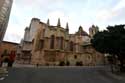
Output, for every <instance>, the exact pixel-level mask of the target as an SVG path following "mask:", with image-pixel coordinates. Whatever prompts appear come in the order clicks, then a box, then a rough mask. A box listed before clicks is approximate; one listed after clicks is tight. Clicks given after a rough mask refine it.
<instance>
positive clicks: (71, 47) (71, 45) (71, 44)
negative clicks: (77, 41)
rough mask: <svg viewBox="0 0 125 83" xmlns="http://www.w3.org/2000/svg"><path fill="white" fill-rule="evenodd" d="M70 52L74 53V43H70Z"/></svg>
mask: <svg viewBox="0 0 125 83" xmlns="http://www.w3.org/2000/svg"><path fill="white" fill-rule="evenodd" d="M70 51H73V42H72V41H71V42H70Z"/></svg>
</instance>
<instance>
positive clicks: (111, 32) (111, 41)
mask: <svg viewBox="0 0 125 83" xmlns="http://www.w3.org/2000/svg"><path fill="white" fill-rule="evenodd" d="M124 26H125V25H116V26H108V27H107V30H104V31H102V32H98V33H97V34H95V35H94V37H93V39H92V40H91V43H92V45H93V47H94V48H95V49H96V50H97V51H99V52H101V53H109V54H113V55H121V54H125V28H124Z"/></svg>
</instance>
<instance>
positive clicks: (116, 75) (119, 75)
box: [104, 66, 125, 81]
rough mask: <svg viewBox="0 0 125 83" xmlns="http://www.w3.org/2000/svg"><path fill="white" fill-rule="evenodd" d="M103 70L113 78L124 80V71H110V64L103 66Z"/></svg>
mask: <svg viewBox="0 0 125 83" xmlns="http://www.w3.org/2000/svg"><path fill="white" fill-rule="evenodd" d="M104 72H105V73H106V74H107V75H108V76H110V77H113V78H115V79H118V80H123V81H125V73H121V72H111V68H110V66H105V69H104Z"/></svg>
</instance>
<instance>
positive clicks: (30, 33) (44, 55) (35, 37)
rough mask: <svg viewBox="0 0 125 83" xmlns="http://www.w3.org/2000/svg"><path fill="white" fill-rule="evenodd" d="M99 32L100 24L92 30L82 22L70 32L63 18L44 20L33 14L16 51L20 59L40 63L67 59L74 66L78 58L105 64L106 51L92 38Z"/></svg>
mask: <svg viewBox="0 0 125 83" xmlns="http://www.w3.org/2000/svg"><path fill="white" fill-rule="evenodd" d="M96 32H98V27H97V26H94V25H92V27H90V28H89V34H88V33H87V32H85V31H84V30H83V28H82V26H79V28H78V31H77V32H76V33H74V34H70V33H69V25H68V23H67V24H66V27H65V28H63V27H61V22H60V19H58V22H57V25H56V26H53V25H50V23H49V19H48V20H47V23H44V22H41V21H40V19H38V18H32V20H31V23H30V25H29V27H26V28H25V34H24V38H23V39H22V41H21V43H20V46H19V47H18V51H17V54H18V56H17V62H19V63H27V64H39V65H43V66H46V65H59V64H60V62H64V63H66V62H68V64H69V65H71V66H75V65H76V64H77V63H78V62H80V63H81V64H82V65H85V66H94V65H101V64H104V56H103V54H101V53H99V52H97V51H96V50H95V49H94V48H93V47H92V45H91V43H90V40H91V38H92V37H93V35H94V34H95V33H96Z"/></svg>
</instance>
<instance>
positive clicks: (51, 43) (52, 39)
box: [50, 35, 55, 49]
mask: <svg viewBox="0 0 125 83" xmlns="http://www.w3.org/2000/svg"><path fill="white" fill-rule="evenodd" d="M54 40H55V36H54V35H52V36H51V38H50V49H54Z"/></svg>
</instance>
